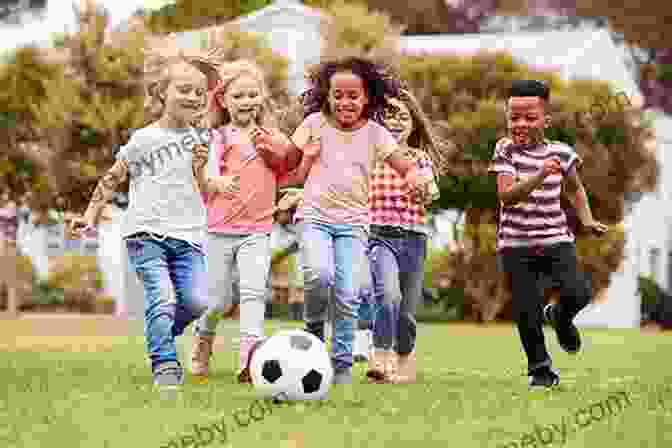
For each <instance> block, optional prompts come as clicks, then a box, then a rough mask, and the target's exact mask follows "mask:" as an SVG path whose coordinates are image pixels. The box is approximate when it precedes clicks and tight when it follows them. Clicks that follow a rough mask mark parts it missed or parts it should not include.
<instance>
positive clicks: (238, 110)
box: [217, 75, 263, 126]
mask: <svg viewBox="0 0 672 448" xmlns="http://www.w3.org/2000/svg"><path fill="white" fill-rule="evenodd" d="M217 99H218V101H219V104H220V106H222V107H223V108H225V109H226V110H228V111H229V114H230V116H231V121H232V122H233V123H234V124H235V125H237V126H249V125H250V124H253V123H255V122H256V120H257V118H258V117H259V116H260V114H261V108H262V105H263V96H262V92H261V87H260V85H259V82H258V81H257V80H256V79H255V78H254V77H252V76H249V75H243V76H241V77H239V78H238V79H235V80H234V81H232V82H231V84H229V86H228V88H227V89H226V91H225V92H224V94H223V95H220V96H219V97H218V98H217Z"/></svg>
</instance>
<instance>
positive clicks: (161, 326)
mask: <svg viewBox="0 0 672 448" xmlns="http://www.w3.org/2000/svg"><path fill="white" fill-rule="evenodd" d="M125 241H126V248H127V250H128V257H129V259H130V262H131V264H132V266H133V268H134V269H135V272H136V274H137V275H138V278H139V279H140V282H141V283H142V284H143V286H144V290H145V341H146V344H147V353H148V354H149V358H150V360H151V362H152V370H155V369H156V367H157V366H158V365H159V364H163V363H165V362H168V361H174V362H178V359H177V351H176V347H175V337H176V336H179V335H181V334H182V333H184V329H185V328H186V327H187V326H189V324H190V323H191V322H193V321H194V320H196V319H197V318H198V317H199V316H200V315H201V314H202V313H203V312H204V311H205V310H206V309H207V306H208V290H207V287H208V283H207V272H206V259H205V254H204V252H203V249H202V248H201V247H198V246H194V245H192V244H190V243H188V242H186V241H182V240H178V239H174V238H170V237H165V238H164V237H152V236H143V237H133V236H131V237H130V238H127V239H126V240H125Z"/></svg>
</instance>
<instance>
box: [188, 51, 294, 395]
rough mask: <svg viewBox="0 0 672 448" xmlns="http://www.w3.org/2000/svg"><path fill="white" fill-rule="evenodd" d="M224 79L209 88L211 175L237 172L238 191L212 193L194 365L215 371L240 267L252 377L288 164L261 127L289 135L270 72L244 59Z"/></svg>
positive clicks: (244, 359)
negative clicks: (220, 331)
mask: <svg viewBox="0 0 672 448" xmlns="http://www.w3.org/2000/svg"><path fill="white" fill-rule="evenodd" d="M219 78H220V81H219V83H218V84H217V85H216V87H215V88H214V89H213V90H212V91H211V92H210V98H209V104H208V114H209V116H208V119H207V122H208V127H209V128H211V129H212V133H213V139H212V143H213V151H212V152H211V157H210V159H209V161H208V172H209V173H210V174H212V175H220V174H221V175H227V176H236V178H238V179H239V182H240V189H239V191H238V192H237V193H235V194H214V195H207V197H206V201H207V208H208V226H207V228H208V250H209V254H210V258H211V260H212V266H216V269H217V271H216V274H215V270H214V269H213V270H212V271H211V274H210V275H209V285H208V293H209V296H210V305H209V307H208V310H207V312H206V313H204V314H203V316H202V317H201V319H200V320H199V321H198V323H197V324H196V326H195V328H194V335H195V340H194V345H193V351H192V360H191V361H192V363H191V369H192V373H193V374H195V375H208V372H209V362H210V357H211V355H212V347H213V341H214V337H215V333H216V329H217V324H218V323H219V321H220V320H221V319H222V317H224V316H225V315H226V314H227V311H228V310H229V309H230V308H231V307H232V306H233V295H232V290H231V284H232V280H233V275H234V272H236V271H237V272H238V275H239V278H238V287H239V292H240V344H239V356H238V361H239V365H238V381H239V382H240V383H248V382H250V376H249V369H248V359H249V353H250V350H251V349H252V348H253V347H254V345H255V344H256V343H257V342H258V341H259V340H260V339H261V338H262V337H263V321H264V311H265V298H266V296H267V294H266V289H267V285H268V275H269V272H270V270H269V269H270V258H271V247H270V235H271V231H272V227H273V214H274V205H275V197H276V194H277V183H278V176H279V175H282V174H284V173H286V171H287V168H288V167H287V164H286V163H285V161H284V160H283V159H282V158H281V157H276V156H275V153H273V152H272V151H268V150H267V149H268V148H267V146H268V145H266V146H264V145H263V144H255V140H256V139H257V137H258V135H259V134H264V135H265V136H267V137H269V138H270V140H269V141H273V142H276V141H280V142H286V137H283V136H282V134H281V133H280V132H279V131H278V130H277V128H276V127H275V126H276V123H275V120H274V119H273V118H274V117H273V112H274V111H273V105H272V103H271V101H270V97H269V93H268V89H267V87H266V82H265V80H264V75H263V73H262V72H261V70H260V69H259V68H258V67H257V66H256V65H255V64H253V63H252V62H249V61H244V60H239V61H235V62H231V63H226V64H223V65H222V66H221V67H220V68H219Z"/></svg>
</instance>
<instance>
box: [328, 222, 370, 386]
mask: <svg viewBox="0 0 672 448" xmlns="http://www.w3.org/2000/svg"><path fill="white" fill-rule="evenodd" d="M333 229H334V232H335V235H334V236H335V238H334V274H335V275H334V316H333V318H334V322H333V335H332V338H331V340H332V353H333V355H332V359H333V363H334V370H335V375H336V378H335V383H339V382H349V381H352V377H351V375H352V374H351V368H352V361H353V359H352V348H353V347H352V345H353V338H354V326H355V319H356V318H357V299H358V297H357V295H358V293H359V291H360V289H361V288H362V286H363V285H364V284H365V283H366V280H365V277H366V275H367V274H368V273H369V269H368V267H367V263H368V259H367V257H366V246H367V244H368V238H367V235H366V231H365V230H364V229H363V228H361V227H354V226H333ZM339 375H341V376H342V378H339ZM341 380H342V381H341Z"/></svg>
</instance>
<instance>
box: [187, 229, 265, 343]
mask: <svg viewBox="0 0 672 448" xmlns="http://www.w3.org/2000/svg"><path fill="white" fill-rule="evenodd" d="M270 241H271V238H270V235H268V234H266V233H258V234H251V235H226V234H216V233H210V234H208V246H207V249H208V254H210V255H209V257H208V258H209V262H210V266H211V267H210V270H211V272H210V274H209V276H208V277H209V278H208V295H209V297H210V301H209V306H208V310H207V311H206V312H205V313H204V314H203V316H201V318H200V319H199V320H198V322H197V324H196V326H195V328H194V333H195V334H197V335H199V336H214V335H215V331H216V329H217V324H219V322H220V320H221V317H222V312H223V311H224V307H225V306H226V305H229V304H232V303H236V301H237V300H240V334H241V336H245V335H247V336H254V337H262V336H263V335H264V334H263V324H264V311H265V307H266V303H265V301H266V296H267V290H268V280H269V271H270V265H271V245H270ZM215 271H216V272H215ZM215 274H216V275H215ZM236 274H237V275H236ZM236 277H237V278H236ZM234 280H235V281H234ZM236 289H237V291H236Z"/></svg>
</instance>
